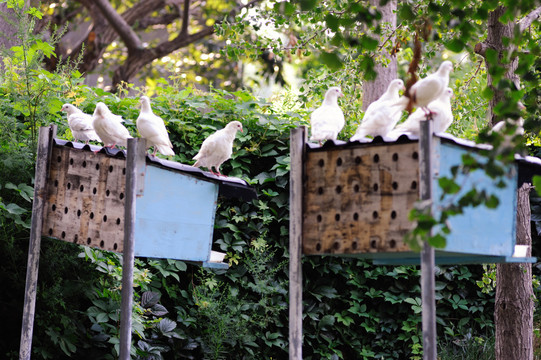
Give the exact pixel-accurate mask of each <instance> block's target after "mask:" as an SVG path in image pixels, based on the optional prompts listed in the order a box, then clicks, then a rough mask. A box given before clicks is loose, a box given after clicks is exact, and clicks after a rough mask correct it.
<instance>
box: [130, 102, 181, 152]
mask: <svg viewBox="0 0 541 360" xmlns="http://www.w3.org/2000/svg"><path fill="white" fill-rule="evenodd" d="M140 104H141V112H140V113H139V117H138V118H137V131H139V134H140V135H141V137H143V138H144V139H146V141H147V146H148V147H151V146H153V147H154V152H153V153H152V156H156V152H158V151H159V152H160V153H161V154H162V155H165V156H173V155H175V153H174V152H173V144H171V140H169V135H168V134H167V129H166V128H165V124H164V122H163V120H162V118H161V117H159V116H157V115H155V114H154V113H153V112H152V108H151V107H150V99H149V98H148V97H147V96H141V99H140Z"/></svg>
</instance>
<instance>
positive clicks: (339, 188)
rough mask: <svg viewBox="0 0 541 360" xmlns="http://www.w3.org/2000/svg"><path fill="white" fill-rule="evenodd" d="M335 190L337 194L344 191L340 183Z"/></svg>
mask: <svg viewBox="0 0 541 360" xmlns="http://www.w3.org/2000/svg"><path fill="white" fill-rule="evenodd" d="M335 190H336V193H337V194H340V193H341V192H342V187H341V186H340V185H338V186H337V187H336V189H335Z"/></svg>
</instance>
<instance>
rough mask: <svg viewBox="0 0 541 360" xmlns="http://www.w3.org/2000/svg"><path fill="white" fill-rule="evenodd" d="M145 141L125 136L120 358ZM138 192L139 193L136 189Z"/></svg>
mask: <svg viewBox="0 0 541 360" xmlns="http://www.w3.org/2000/svg"><path fill="white" fill-rule="evenodd" d="M145 155H146V142H145V140H144V139H141V138H133V139H128V154H127V159H126V203H125V212H124V252H123V262H122V293H121V296H122V300H121V303H120V354H119V359H120V360H129V359H130V358H131V356H130V348H131V328H132V308H133V267H134V260H135V250H134V243H135V209H136V207H135V204H136V199H137V195H138V192H139V191H140V187H138V184H137V183H138V179H140V178H141V176H140V172H141V171H143V168H144V166H145V163H144V162H145ZM139 194H141V193H140V192H139Z"/></svg>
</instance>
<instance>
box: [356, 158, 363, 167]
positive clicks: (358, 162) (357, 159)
mask: <svg viewBox="0 0 541 360" xmlns="http://www.w3.org/2000/svg"><path fill="white" fill-rule="evenodd" d="M361 161H362V160H361V157H360V156H356V157H355V164H357V165H359V164H360V163H361Z"/></svg>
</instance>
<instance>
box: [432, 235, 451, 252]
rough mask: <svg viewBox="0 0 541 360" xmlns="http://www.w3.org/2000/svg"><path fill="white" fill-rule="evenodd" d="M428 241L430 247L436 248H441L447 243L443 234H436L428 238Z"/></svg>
mask: <svg viewBox="0 0 541 360" xmlns="http://www.w3.org/2000/svg"><path fill="white" fill-rule="evenodd" d="M428 243H429V244H430V246H432V247H435V248H437V249H443V248H444V247H445V245H447V240H446V239H445V237H444V236H443V235H441V234H436V235H434V236H432V237H431V238H430V239H429V241H428Z"/></svg>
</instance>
